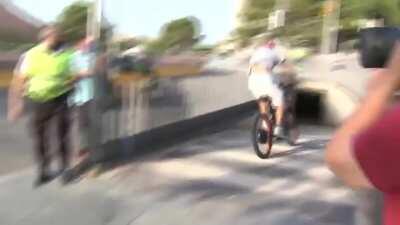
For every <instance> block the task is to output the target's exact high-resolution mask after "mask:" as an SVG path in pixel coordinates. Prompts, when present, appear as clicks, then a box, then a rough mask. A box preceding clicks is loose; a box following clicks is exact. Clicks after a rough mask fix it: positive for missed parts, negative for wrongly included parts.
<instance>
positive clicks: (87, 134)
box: [70, 37, 96, 161]
mask: <svg viewBox="0 0 400 225" xmlns="http://www.w3.org/2000/svg"><path fill="white" fill-rule="evenodd" d="M94 47H95V46H94V39H93V38H91V37H86V38H84V39H83V40H81V41H80V42H78V44H77V45H76V51H75V52H74V55H73V59H72V67H73V68H72V69H73V71H74V74H75V75H76V76H78V77H80V78H81V79H80V80H79V81H78V82H77V83H76V84H75V90H74V94H73V95H72V96H71V99H70V100H71V102H70V104H71V105H73V106H76V108H77V111H78V124H79V130H80V135H79V136H80V142H79V151H78V155H79V158H80V161H81V160H82V159H85V158H87V156H88V154H89V153H90V151H92V150H93V147H94V146H93V143H94V140H93V139H94V137H93V135H94V132H95V131H93V130H92V129H91V128H93V110H95V109H94V105H93V99H94V88H95V87H94V78H93V75H94V67H95V59H96V57H95V52H94Z"/></svg>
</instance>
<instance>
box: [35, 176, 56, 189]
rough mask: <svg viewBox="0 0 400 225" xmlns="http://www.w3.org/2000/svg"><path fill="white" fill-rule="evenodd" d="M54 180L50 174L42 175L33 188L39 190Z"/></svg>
mask: <svg viewBox="0 0 400 225" xmlns="http://www.w3.org/2000/svg"><path fill="white" fill-rule="evenodd" d="M52 179H53V176H52V175H51V174H49V173H42V174H40V175H39V176H38V177H37V178H36V180H35V181H34V183H33V187H35V188H37V187H40V186H42V185H44V184H47V183H49V182H50V181H51V180H52Z"/></svg>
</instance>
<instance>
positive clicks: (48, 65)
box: [11, 26, 78, 186]
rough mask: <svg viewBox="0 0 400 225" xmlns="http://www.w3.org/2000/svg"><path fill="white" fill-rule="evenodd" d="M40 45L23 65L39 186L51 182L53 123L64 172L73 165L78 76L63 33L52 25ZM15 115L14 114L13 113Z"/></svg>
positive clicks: (21, 78) (21, 77)
mask: <svg viewBox="0 0 400 225" xmlns="http://www.w3.org/2000/svg"><path fill="white" fill-rule="evenodd" d="M39 39H40V43H39V44H38V45H37V46H35V47H33V48H32V49H30V50H28V51H27V52H26V53H25V56H24V58H23V61H22V62H21V65H20V66H19V73H20V75H19V76H18V80H19V82H17V83H19V84H18V85H17V86H19V87H25V88H19V89H18V90H20V91H23V92H24V94H25V96H26V97H27V102H28V104H29V105H30V107H31V110H32V118H31V128H32V134H33V141H34V150H35V154H36V159H37V163H38V167H39V174H38V177H37V179H36V180H35V182H34V185H35V186H39V185H42V184H45V183H47V182H49V181H50V180H51V179H52V178H53V176H52V173H51V171H50V168H49V166H50V155H49V141H50V138H51V136H50V134H49V131H50V121H51V120H52V119H53V118H54V119H55V120H56V122H57V124H56V125H57V133H58V134H57V139H58V150H59V153H60V156H61V160H60V161H61V170H60V171H61V172H63V171H65V170H66V169H68V168H69V166H70V146H69V139H68V133H69V127H70V121H69V108H68V104H67V99H68V96H69V94H70V92H71V90H72V86H73V85H72V83H73V82H74V80H77V79H78V77H73V76H72V74H71V68H70V64H71V59H72V51H71V50H69V49H67V48H64V46H63V45H64V44H63V40H62V37H61V34H60V31H59V30H58V29H57V27H55V26H49V27H46V28H44V29H42V30H41V31H40V34H39ZM11 114H12V113H11Z"/></svg>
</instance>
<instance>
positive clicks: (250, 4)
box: [234, 0, 323, 45]
mask: <svg viewBox="0 0 400 225" xmlns="http://www.w3.org/2000/svg"><path fill="white" fill-rule="evenodd" d="M322 2H323V0H291V1H290V4H289V8H288V11H287V14H286V24H285V26H284V27H282V28H279V29H275V30H273V31H272V32H271V31H268V23H269V16H270V14H271V13H272V12H273V11H274V9H275V4H276V1H275V0H249V1H247V2H246V4H245V6H244V8H243V11H242V12H241V13H240V15H239V18H240V20H241V24H242V25H241V26H240V27H239V28H238V29H237V30H236V31H235V32H234V34H235V35H236V37H237V39H239V41H240V42H241V43H242V44H244V45H246V43H247V42H249V41H250V40H251V39H252V38H253V37H255V36H258V35H260V34H263V33H267V32H269V33H274V35H279V36H284V37H286V38H288V39H289V40H292V41H293V42H309V43H315V42H316V40H317V39H318V36H319V35H320V33H319V31H320V30H321V13H320V12H321V5H322Z"/></svg>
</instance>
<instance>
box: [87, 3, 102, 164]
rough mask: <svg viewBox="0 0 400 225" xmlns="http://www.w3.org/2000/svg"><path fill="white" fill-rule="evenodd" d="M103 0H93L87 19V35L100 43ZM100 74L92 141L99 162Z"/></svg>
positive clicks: (100, 148) (95, 99)
mask: <svg viewBox="0 0 400 225" xmlns="http://www.w3.org/2000/svg"><path fill="white" fill-rule="evenodd" d="M102 8H103V1H102V0H93V2H92V5H91V6H90V7H89V11H88V19H87V35H88V36H90V37H92V38H94V40H95V42H96V43H98V42H99V40H100V34H101V33H100V30H101V23H102V11H103V9H102ZM99 51H101V50H99V49H98V48H96V52H95V54H96V58H98V57H97V56H100V54H101V53H100V52H99ZM99 75H100V74H95V76H94V81H95V82H94V83H95V85H94V102H93V104H94V106H93V110H92V111H93V112H92V115H91V116H92V117H93V118H94V119H93V121H98V123H95V124H92V126H94V127H93V129H91V130H92V132H93V137H94V138H93V139H94V141H93V142H94V143H92V146H93V148H94V149H93V154H92V161H94V162H98V161H100V160H101V159H102V158H103V149H102V144H103V135H102V129H103V125H102V123H101V122H100V121H103V120H102V114H101V109H100V107H99V103H100V102H101V99H99V98H101V96H102V95H101V94H100V93H102V91H103V90H101V86H102V85H99V83H101V82H100V78H99Z"/></svg>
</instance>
